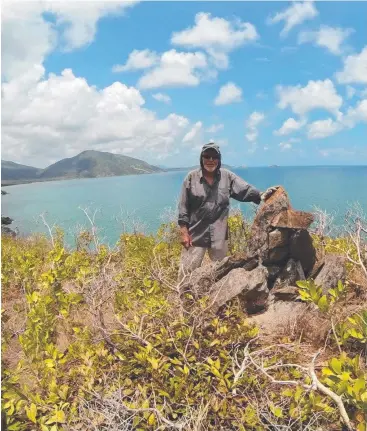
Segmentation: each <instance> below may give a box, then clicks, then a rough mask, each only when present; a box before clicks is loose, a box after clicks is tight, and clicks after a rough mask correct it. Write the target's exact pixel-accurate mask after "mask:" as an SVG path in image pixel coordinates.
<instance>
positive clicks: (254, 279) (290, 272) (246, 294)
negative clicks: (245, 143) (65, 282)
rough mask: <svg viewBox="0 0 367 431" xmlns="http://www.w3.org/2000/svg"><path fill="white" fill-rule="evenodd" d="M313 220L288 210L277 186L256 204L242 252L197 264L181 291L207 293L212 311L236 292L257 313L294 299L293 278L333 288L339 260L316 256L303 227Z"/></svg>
mask: <svg viewBox="0 0 367 431" xmlns="http://www.w3.org/2000/svg"><path fill="white" fill-rule="evenodd" d="M313 221H314V218H313V215H312V214H311V213H308V212H303V211H296V210H294V209H293V208H292V207H291V205H290V201H289V197H288V195H287V193H286V191H285V190H284V189H283V188H282V187H280V188H278V190H277V191H276V192H275V193H274V194H273V195H272V196H271V197H270V198H269V199H268V200H267V201H266V202H265V203H263V204H262V206H261V207H260V208H259V210H258V212H257V215H256V217H255V219H254V222H253V224H252V227H251V239H250V241H249V243H248V245H247V247H246V249H245V250H244V251H243V253H241V254H237V255H235V256H230V257H226V258H225V259H224V260H222V261H221V262H217V263H215V264H214V265H207V266H203V267H201V268H198V269H197V270H195V271H194V272H193V273H192V274H190V275H189V276H187V277H186V279H185V280H184V281H183V284H182V286H181V288H182V290H181V292H182V293H184V292H188V291H189V292H190V293H191V294H192V295H193V296H194V298H200V297H202V296H204V295H205V296H206V295H208V296H209V298H210V301H211V306H212V308H213V309H214V310H217V309H219V308H220V307H221V306H223V305H224V304H225V303H227V302H228V301H230V300H231V299H233V298H235V297H238V298H239V299H240V300H241V302H242V303H243V306H244V308H245V309H246V311H247V312H248V313H249V314H259V313H262V312H265V311H267V310H269V309H274V308H279V304H277V305H276V306H275V305H274V304H275V303H277V302H280V303H286V302H287V303H289V302H294V301H298V300H299V298H298V288H297V286H296V282H297V281H298V280H304V279H306V278H313V279H315V281H316V282H317V283H319V284H320V285H322V286H323V288H325V289H328V288H330V287H334V286H335V285H336V283H337V281H338V280H339V279H343V278H344V277H345V269H344V260H343V259H342V257H341V256H336V255H335V256H331V257H328V258H327V259H326V260H320V259H319V258H318V257H317V255H316V250H315V248H314V246H313V242H312V237H311V235H310V233H309V232H308V229H309V227H310V226H311V224H312V223H313ZM294 305H296V304H294ZM295 308H297V307H295ZM286 309H287V310H289V309H290V304H287V307H286Z"/></svg>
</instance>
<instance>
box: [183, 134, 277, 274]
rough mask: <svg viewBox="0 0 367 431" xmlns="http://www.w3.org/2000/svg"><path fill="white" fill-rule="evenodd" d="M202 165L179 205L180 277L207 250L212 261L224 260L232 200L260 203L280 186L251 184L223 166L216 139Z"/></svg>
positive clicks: (193, 173)
mask: <svg viewBox="0 0 367 431" xmlns="http://www.w3.org/2000/svg"><path fill="white" fill-rule="evenodd" d="M200 166H201V168H198V169H196V170H194V171H191V172H190V173H189V174H188V175H187V176H186V178H185V180H184V182H183V185H182V190H181V196H180V202H179V207H178V212H179V215H178V224H179V226H180V231H181V244H182V245H183V246H184V249H183V250H182V255H181V262H180V272H179V280H182V278H183V277H184V276H185V275H186V274H188V273H190V272H192V271H193V270H194V269H196V268H198V267H199V266H200V265H201V263H202V261H203V259H204V255H205V252H206V250H208V254H209V258H210V259H211V260H212V261H217V260H222V259H224V257H225V256H226V254H227V251H228V214H229V199H230V198H233V199H236V200H237V201H240V202H254V203H256V204H259V203H260V202H261V201H265V200H266V199H268V198H269V197H270V196H271V195H272V194H273V193H274V192H275V191H276V189H277V187H270V188H268V189H267V190H266V191H265V192H263V193H261V192H260V191H259V190H257V189H256V188H254V187H253V186H251V185H250V184H247V183H246V182H245V181H244V180H243V179H242V178H240V177H238V176H237V175H235V174H234V173H233V172H230V171H228V170H227V169H223V168H221V153H220V149H219V146H218V145H216V144H215V143H214V142H212V141H211V142H209V143H208V144H205V145H204V146H203V148H202V150H201V154H200Z"/></svg>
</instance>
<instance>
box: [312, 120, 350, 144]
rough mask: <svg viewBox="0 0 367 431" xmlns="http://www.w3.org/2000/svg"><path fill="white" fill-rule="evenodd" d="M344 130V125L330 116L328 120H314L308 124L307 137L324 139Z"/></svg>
mask: <svg viewBox="0 0 367 431" xmlns="http://www.w3.org/2000/svg"><path fill="white" fill-rule="evenodd" d="M341 130H342V125H341V124H340V123H339V122H337V121H334V120H332V119H331V118H328V119H327V120H318V121H314V122H313V123H311V124H310V125H309V126H308V130H307V137H308V138H309V139H322V138H326V137H328V136H332V135H335V134H336V133H338V132H340V131H341Z"/></svg>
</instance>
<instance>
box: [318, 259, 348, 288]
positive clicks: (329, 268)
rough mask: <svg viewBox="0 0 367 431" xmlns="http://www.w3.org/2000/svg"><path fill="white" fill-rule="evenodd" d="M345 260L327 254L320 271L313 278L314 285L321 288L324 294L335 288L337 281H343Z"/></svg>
mask: <svg viewBox="0 0 367 431" xmlns="http://www.w3.org/2000/svg"><path fill="white" fill-rule="evenodd" d="M345 263H346V259H345V257H344V256H342V255H340V254H327V255H326V256H325V259H324V264H323V266H322V268H321V271H320V272H319V274H318V275H317V277H316V278H315V284H317V285H318V286H321V287H322V290H323V292H324V293H327V291H328V290H329V289H333V288H334V287H336V286H337V284H338V281H339V280H340V281H342V282H344V281H345V277H346V268H345Z"/></svg>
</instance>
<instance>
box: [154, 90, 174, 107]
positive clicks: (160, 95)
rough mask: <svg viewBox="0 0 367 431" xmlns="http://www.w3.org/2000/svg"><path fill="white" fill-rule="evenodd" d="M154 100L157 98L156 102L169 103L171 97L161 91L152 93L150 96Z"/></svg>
mask: <svg viewBox="0 0 367 431" xmlns="http://www.w3.org/2000/svg"><path fill="white" fill-rule="evenodd" d="M152 97H153V98H154V99H155V100H158V102H163V103H167V104H169V103H171V98H170V97H169V96H168V95H167V94H163V93H156V94H153V96H152Z"/></svg>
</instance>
